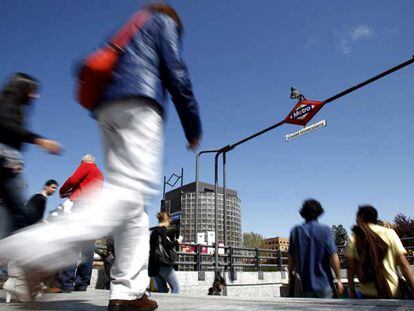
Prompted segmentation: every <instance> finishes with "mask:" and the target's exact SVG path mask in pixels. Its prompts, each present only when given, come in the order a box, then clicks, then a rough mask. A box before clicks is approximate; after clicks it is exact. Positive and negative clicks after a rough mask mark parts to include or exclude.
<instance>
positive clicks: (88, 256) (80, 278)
mask: <svg viewBox="0 0 414 311" xmlns="http://www.w3.org/2000/svg"><path fill="white" fill-rule="evenodd" d="M94 253H95V240H93V241H88V242H86V243H85V245H84V246H82V248H81V263H80V264H79V265H78V269H77V271H76V279H75V286H74V289H75V291H86V289H87V287H88V286H89V284H90V283H91V276H92V268H93V255H94Z"/></svg>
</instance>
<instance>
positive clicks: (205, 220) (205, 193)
mask: <svg viewBox="0 0 414 311" xmlns="http://www.w3.org/2000/svg"><path fill="white" fill-rule="evenodd" d="M198 187H199V195H198V201H199V204H198V226H197V227H198V228H197V229H198V230H197V231H198V232H197V233H198V234H196V232H195V219H196V217H195V210H196V204H195V190H196V183H195V182H193V183H190V184H187V185H184V186H183V187H180V188H177V189H174V190H171V191H169V192H167V193H166V194H165V199H164V200H163V201H162V202H161V211H166V212H168V213H170V214H171V216H172V219H173V223H174V224H175V225H176V226H177V227H178V229H179V232H180V235H181V236H183V241H184V242H188V243H199V244H212V243H213V242H214V241H215V237H214V230H215V228H214V185H211V184H207V183H204V182H199V183H198ZM240 203H241V202H240V199H239V198H238V197H237V191H235V190H231V189H227V191H226V215H227V221H226V225H227V226H226V232H227V244H228V245H229V246H241V244H242V232H241V214H240V210H241V205H240ZM223 230H224V211H223V189H222V188H219V191H218V239H217V240H218V243H224V234H223ZM196 236H198V238H196ZM196 240H197V241H196Z"/></svg>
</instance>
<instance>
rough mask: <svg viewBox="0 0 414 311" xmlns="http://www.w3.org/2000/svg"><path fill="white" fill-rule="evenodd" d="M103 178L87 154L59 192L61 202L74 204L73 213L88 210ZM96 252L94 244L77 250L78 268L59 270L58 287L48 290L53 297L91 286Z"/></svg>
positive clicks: (83, 289)
mask: <svg viewBox="0 0 414 311" xmlns="http://www.w3.org/2000/svg"><path fill="white" fill-rule="evenodd" d="M103 179H104V178H103V175H102V173H101V171H100V170H99V168H98V166H97V165H96V164H95V158H94V157H93V156H92V155H90V154H87V155H85V156H84V157H83V158H82V162H81V164H80V165H79V167H78V168H77V169H76V171H75V172H74V173H73V174H72V176H70V177H69V178H68V179H67V180H66V181H65V183H64V184H63V186H62V187H61V188H60V190H59V194H60V197H61V198H66V197H68V198H69V200H71V201H72V202H73V207H72V211H76V210H77V209H80V208H87V206H88V205H89V202H91V201H92V200H93V199H94V198H96V196H97V195H98V194H99V192H100V191H101V189H102V184H103ZM94 252H95V241H94V240H92V241H86V242H84V243H83V245H82V247H80V248H79V253H80V254H81V262H80V264H79V265H77V264H76V263H74V265H73V266H71V267H68V268H66V269H64V270H62V271H61V272H60V273H59V287H57V288H50V289H49V290H48V291H49V292H53V293H62V292H66V293H67V292H72V291H73V290H75V291H86V289H87V287H88V285H89V284H90V280H91V275H92V267H93V255H94Z"/></svg>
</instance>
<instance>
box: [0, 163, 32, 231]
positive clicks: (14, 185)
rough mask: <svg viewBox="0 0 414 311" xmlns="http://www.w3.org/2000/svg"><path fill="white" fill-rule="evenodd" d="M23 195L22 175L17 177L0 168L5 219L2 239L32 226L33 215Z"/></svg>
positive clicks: (0, 185) (0, 199) (0, 196)
mask: <svg viewBox="0 0 414 311" xmlns="http://www.w3.org/2000/svg"><path fill="white" fill-rule="evenodd" d="M23 193H24V180H23V178H22V175H16V174H14V173H13V172H12V171H11V170H10V169H7V168H4V167H2V166H0V201H1V203H0V205H1V206H0V208H1V209H2V211H1V216H2V217H5V218H4V219H3V220H2V222H1V224H0V225H1V228H0V235H1V236H0V238H3V237H5V236H7V235H9V234H10V233H12V232H13V231H16V230H19V229H22V228H24V227H26V226H28V225H31V224H32V223H31V222H30V218H31V217H30V216H31V215H30V213H29V211H28V210H27V209H26V206H25V204H24V199H23V196H24V195H23ZM6 218H8V220H6Z"/></svg>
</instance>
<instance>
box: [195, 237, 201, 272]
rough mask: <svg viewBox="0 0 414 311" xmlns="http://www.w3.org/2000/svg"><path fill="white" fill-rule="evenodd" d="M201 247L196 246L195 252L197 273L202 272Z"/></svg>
mask: <svg viewBox="0 0 414 311" xmlns="http://www.w3.org/2000/svg"><path fill="white" fill-rule="evenodd" d="M200 248H201V245H200V244H196V246H195V251H196V266H195V268H196V271H201V254H200V253H201V252H200Z"/></svg>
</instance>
